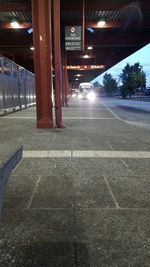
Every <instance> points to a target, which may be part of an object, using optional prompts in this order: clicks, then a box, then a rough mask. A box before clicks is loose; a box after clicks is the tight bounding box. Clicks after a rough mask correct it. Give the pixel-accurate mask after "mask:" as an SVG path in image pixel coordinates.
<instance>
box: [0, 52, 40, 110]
mask: <svg viewBox="0 0 150 267" xmlns="http://www.w3.org/2000/svg"><path fill="white" fill-rule="evenodd" d="M35 100H36V96H35V75H34V74H33V73H31V72H30V71H28V70H26V69H24V68H23V67H21V66H19V65H17V64H16V63H14V62H13V61H11V60H9V59H8V58H6V57H0V114H1V115H2V114H5V113H7V112H12V111H15V110H18V109H22V108H27V107H29V106H31V105H34V104H35Z"/></svg>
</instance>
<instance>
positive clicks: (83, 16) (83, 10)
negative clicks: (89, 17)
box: [82, 0, 85, 51]
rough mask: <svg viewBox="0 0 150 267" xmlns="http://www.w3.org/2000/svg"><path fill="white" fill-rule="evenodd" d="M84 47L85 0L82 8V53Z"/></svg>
mask: <svg viewBox="0 0 150 267" xmlns="http://www.w3.org/2000/svg"><path fill="white" fill-rule="evenodd" d="M84 47H85V0H83V7H82V50H83V51H84Z"/></svg>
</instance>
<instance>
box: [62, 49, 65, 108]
mask: <svg viewBox="0 0 150 267" xmlns="http://www.w3.org/2000/svg"><path fill="white" fill-rule="evenodd" d="M64 53H65V52H64V49H63V48H62V106H63V107H64V105H65V87H66V83H65V62H64Z"/></svg>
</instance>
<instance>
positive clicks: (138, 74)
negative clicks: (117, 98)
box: [120, 63, 146, 98]
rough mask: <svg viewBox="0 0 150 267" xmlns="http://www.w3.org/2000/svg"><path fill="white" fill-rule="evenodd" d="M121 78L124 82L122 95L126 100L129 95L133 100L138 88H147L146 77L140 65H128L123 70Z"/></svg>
mask: <svg viewBox="0 0 150 267" xmlns="http://www.w3.org/2000/svg"><path fill="white" fill-rule="evenodd" d="M120 78H121V81H122V86H121V94H122V97H123V98H126V97H127V96H128V95H129V96H130V98H131V96H132V95H133V94H134V92H135V89H136V88H139V87H140V88H141V89H142V88H145V87H146V75H145V72H144V71H143V70H142V66H141V65H140V64H139V63H135V64H134V65H131V66H130V65H129V64H128V63H127V65H126V66H125V67H124V69H123V70H122V73H121V75H120Z"/></svg>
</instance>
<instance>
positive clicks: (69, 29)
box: [65, 26, 82, 51]
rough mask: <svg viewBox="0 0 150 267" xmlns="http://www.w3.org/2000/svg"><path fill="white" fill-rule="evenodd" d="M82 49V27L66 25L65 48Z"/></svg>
mask: <svg viewBox="0 0 150 267" xmlns="http://www.w3.org/2000/svg"><path fill="white" fill-rule="evenodd" d="M81 49H82V27H81V26H66V27H65V50H67V51H73V50H81Z"/></svg>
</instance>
